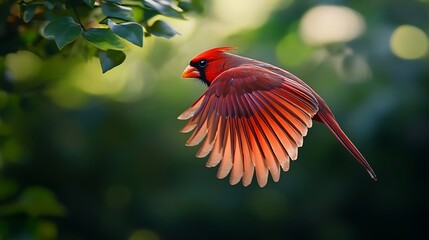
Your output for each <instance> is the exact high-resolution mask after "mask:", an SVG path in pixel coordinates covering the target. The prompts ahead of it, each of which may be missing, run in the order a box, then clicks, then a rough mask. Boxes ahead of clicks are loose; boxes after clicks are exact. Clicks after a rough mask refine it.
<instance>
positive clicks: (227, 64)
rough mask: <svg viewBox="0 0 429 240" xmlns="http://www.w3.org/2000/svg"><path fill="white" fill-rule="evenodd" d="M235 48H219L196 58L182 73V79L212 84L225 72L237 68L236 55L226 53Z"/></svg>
mask: <svg viewBox="0 0 429 240" xmlns="http://www.w3.org/2000/svg"><path fill="white" fill-rule="evenodd" d="M233 49H235V48H234V47H219V48H213V49H210V50H207V51H204V52H202V53H200V54H198V55H197V56H195V57H194V58H193V59H192V60H191V62H190V63H189V65H188V66H187V67H186V68H185V70H184V71H183V73H182V78H198V79H200V80H201V81H203V82H204V83H205V84H207V85H208V86H210V84H211V83H212V82H213V81H214V80H215V79H216V77H217V76H218V75H219V74H221V73H222V72H223V71H225V70H228V69H229V68H231V67H235V66H236V65H237V64H236V63H237V61H234V60H233V58H234V56H235V55H232V54H229V53H226V51H228V50H233Z"/></svg>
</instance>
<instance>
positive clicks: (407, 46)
mask: <svg viewBox="0 0 429 240" xmlns="http://www.w3.org/2000/svg"><path fill="white" fill-rule="evenodd" d="M428 45H429V42H428V37H427V36H426V34H425V33H424V32H423V31H422V30H421V29H420V28H418V27H415V26H412V25H401V26H399V27H397V28H396V29H395V31H394V32H393V34H392V36H391V38H390V49H391V50H392V52H393V53H394V54H395V55H396V56H397V57H399V58H403V59H408V60H412V59H418V58H422V57H424V56H425V55H426V54H427V52H428V47H429V46H428Z"/></svg>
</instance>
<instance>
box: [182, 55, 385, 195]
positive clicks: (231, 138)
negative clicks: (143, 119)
mask: <svg viewBox="0 0 429 240" xmlns="http://www.w3.org/2000/svg"><path fill="white" fill-rule="evenodd" d="M232 49H233V48H232V47H221V48H213V49H210V50H207V51H205V52H202V53H200V54H198V55H197V56H195V57H194V58H193V59H192V60H191V62H190V63H189V66H188V67H186V69H185V71H184V72H183V74H182V77H183V78H198V79H200V80H201V81H203V82H204V83H205V84H207V86H208V89H207V90H206V91H205V92H204V93H203V94H202V95H201V96H200V97H199V98H198V99H197V100H196V101H195V102H194V103H193V104H192V105H191V106H190V107H189V108H188V109H187V110H186V111H185V112H184V113H182V114H181V115H180V116H179V117H178V119H181V120H185V119H190V121H189V122H188V123H187V124H186V125H185V127H184V128H183V129H182V130H181V131H182V132H184V133H186V132H190V131H192V130H194V132H193V133H192V135H191V136H190V137H189V139H188V141H187V142H186V145H187V146H195V145H197V144H199V143H200V142H201V141H203V139H204V138H205V140H204V142H203V144H202V145H201V147H200V150H199V151H198V153H197V155H196V156H197V157H199V158H203V157H205V156H207V155H208V154H209V153H210V152H211V154H210V157H209V159H208V161H207V164H206V166H207V167H215V166H216V165H218V164H219V163H220V166H219V170H218V174H217V177H218V178H225V177H226V176H227V175H228V174H230V180H229V182H230V183H231V184H237V183H238V182H239V181H240V180H241V179H242V182H243V185H244V186H248V185H249V184H250V183H251V182H252V178H253V174H254V172H255V169H256V178H257V180H258V184H259V186H260V187H263V186H265V185H266V184H267V180H268V175H269V173H271V177H272V178H273V180H274V181H275V182H277V181H278V180H279V178H280V168H282V169H283V171H288V170H289V164H290V160H295V159H297V157H298V147H301V146H302V143H303V138H304V136H305V135H306V134H307V131H308V129H309V128H311V126H312V120H316V121H319V122H322V123H324V124H325V125H326V126H327V127H328V128H329V130H331V132H332V133H333V134H334V135H335V137H336V138H337V139H338V140H339V141H340V143H341V144H342V145H343V146H344V147H345V148H346V149H347V150H348V151H349V152H350V153H351V154H352V155H353V156H354V157H355V158H356V160H357V161H358V162H359V163H360V164H362V165H363V166H364V167H365V168H366V170H367V171H368V173H369V175H370V176H371V177H372V178H373V179H374V180H376V179H377V178H376V175H375V173H374V171H373V170H372V168H371V166H370V165H369V163H368V162H367V161H366V160H365V158H364V157H363V156H362V154H361V153H360V152H359V150H358V149H357V148H356V147H355V146H354V145H353V143H352V142H351V141H350V140H349V138H348V137H347V136H346V135H345V133H344V132H343V131H342V130H341V128H340V126H339V125H338V123H337V121H336V120H335V118H334V115H333V114H332V112H331V110H330V109H329V107H328V105H327V104H326V103H325V101H324V100H323V99H322V98H321V97H320V96H319V95H318V94H317V93H316V92H314V90H313V89H311V88H310V87H309V86H308V85H307V84H305V83H304V82H303V81H302V80H301V79H299V78H298V77H296V76H295V75H293V74H291V73H289V72H287V71H285V70H283V69H280V68H278V67H275V66H273V65H270V64H268V63H264V62H260V61H257V60H253V59H250V58H245V57H241V56H238V55H234V54H231V53H227V52H226V51H228V50H232Z"/></svg>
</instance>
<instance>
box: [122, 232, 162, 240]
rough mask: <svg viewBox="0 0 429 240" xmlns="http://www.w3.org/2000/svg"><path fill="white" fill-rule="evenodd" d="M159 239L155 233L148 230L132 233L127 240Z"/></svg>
mask: <svg viewBox="0 0 429 240" xmlns="http://www.w3.org/2000/svg"><path fill="white" fill-rule="evenodd" d="M159 239H160V237H159V236H158V234H156V233H155V232H153V231H151V230H148V229H140V230H137V231H135V232H133V234H131V237H130V239H129V240H159Z"/></svg>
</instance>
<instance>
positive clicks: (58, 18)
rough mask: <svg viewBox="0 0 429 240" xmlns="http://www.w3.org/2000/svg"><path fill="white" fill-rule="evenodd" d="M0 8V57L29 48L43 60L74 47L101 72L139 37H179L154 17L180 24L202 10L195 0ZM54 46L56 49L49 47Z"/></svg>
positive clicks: (36, 2)
mask: <svg viewBox="0 0 429 240" xmlns="http://www.w3.org/2000/svg"><path fill="white" fill-rule="evenodd" d="M5 4H6V7H4V8H2V11H3V13H5V14H3V15H2V19H0V22H1V23H0V36H1V37H2V38H3V39H4V40H6V42H7V43H8V44H6V45H4V44H2V45H3V46H1V47H0V54H2V55H4V54H7V53H10V52H15V51H17V50H18V49H29V50H34V51H36V52H37V53H38V54H40V55H42V56H44V55H52V54H57V53H58V51H62V52H65V53H67V52H68V51H70V49H71V48H75V49H80V50H81V51H82V52H84V53H85V55H86V56H87V57H89V56H97V57H99V58H100V63H101V67H102V70H103V72H107V71H109V70H110V69H112V68H114V67H116V66H118V65H119V64H121V63H122V62H123V61H124V59H125V56H126V54H125V52H126V49H127V45H126V44H125V42H129V43H131V44H134V45H136V46H139V47H143V45H144V44H143V42H144V41H143V39H144V37H149V36H151V35H155V36H158V37H165V38H171V37H173V36H175V35H177V34H179V32H178V31H176V30H175V29H174V28H173V27H171V26H170V25H169V24H168V23H167V22H166V21H164V20H159V19H157V20H156V21H153V20H152V19H153V18H155V17H157V16H166V17H169V18H176V19H182V20H184V19H185V17H184V16H183V14H184V13H185V12H187V11H197V12H200V11H202V8H201V3H199V1H189V0H188V1H186V0H175V1H172V0H97V1H95V0H27V1H24V0H19V1H6V3H5ZM43 38H44V39H43ZM46 39H48V40H49V41H46ZM80 39H83V41H79V40H80ZM53 42H55V45H56V48H57V49H55V48H53V47H52V46H51V45H52V43H53ZM71 45H72V46H71ZM88 45H90V46H91V47H90V48H89V50H88Z"/></svg>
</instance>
